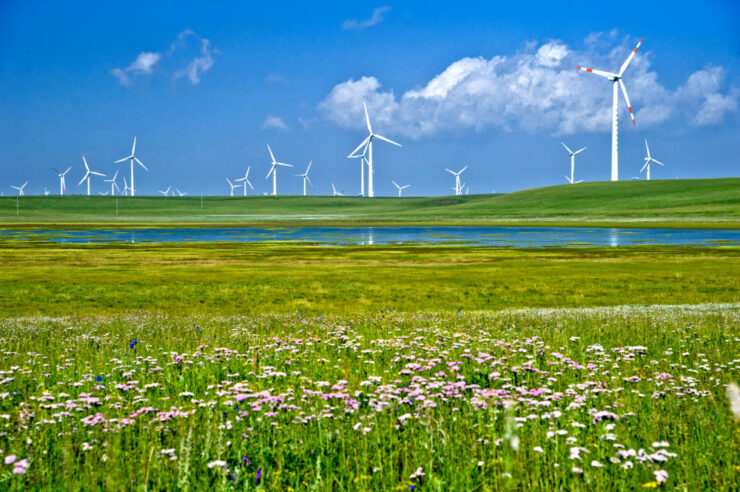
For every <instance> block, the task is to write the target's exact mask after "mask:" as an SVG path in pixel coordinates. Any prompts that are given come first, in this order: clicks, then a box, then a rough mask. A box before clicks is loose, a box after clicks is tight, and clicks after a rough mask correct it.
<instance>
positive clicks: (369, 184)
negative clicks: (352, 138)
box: [347, 102, 401, 198]
mask: <svg viewBox="0 0 740 492" xmlns="http://www.w3.org/2000/svg"><path fill="white" fill-rule="evenodd" d="M362 106H363V107H364V108H365V123H366V124H367V131H368V133H369V135H368V136H367V137H365V140H363V141H362V143H361V144H360V145H358V146H357V148H356V149H355V150H353V151H352V153H350V154H349V156H347V157H357V151H358V150H360V149H361V148H363V147H365V146H367V149H366V150H367V196H368V197H370V198H372V197H374V196H375V190H374V189H373V140H375V139H376V138H377V139H379V140H383V141H384V142H388V143H391V144H393V145H397V146H399V147H401V144H400V143H397V142H394V141H393V140H390V139H388V138H385V137H384V136H382V135H378V134H377V133H373V127H372V125H370V116H369V115H368V113H367V105H366V104H365V103H364V102H363V103H362ZM364 153H365V152H364V151H363V154H364ZM363 191H364V190H363Z"/></svg>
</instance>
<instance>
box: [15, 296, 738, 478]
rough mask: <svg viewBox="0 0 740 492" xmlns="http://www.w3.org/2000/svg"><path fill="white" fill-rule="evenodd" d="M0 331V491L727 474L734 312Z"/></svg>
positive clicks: (28, 326)
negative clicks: (0, 345) (0, 351)
mask: <svg viewBox="0 0 740 492" xmlns="http://www.w3.org/2000/svg"><path fill="white" fill-rule="evenodd" d="M1 323H2V326H1V328H0V333H2V335H1V336H0V338H1V339H2V347H3V349H2V354H1V355H0V431H1V432H0V452H1V453H2V454H0V459H1V460H2V461H0V467H2V468H0V488H1V489H3V490H34V489H44V490H62V489H63V490H93V489H97V488H107V489H110V490H123V489H132V490H175V489H179V490H231V489H239V490H254V489H261V490H304V489H314V490H495V489H513V490H531V489H533V488H538V489H547V490H607V489H614V490H625V489H637V488H640V489H641V488H644V487H647V488H663V489H670V490H676V489H678V490H700V489H705V490H731V489H736V488H737V484H738V483H740V423H738V422H737V421H736V420H735V419H734V418H733V412H732V410H731V405H730V400H728V397H727V394H728V389H727V385H728V384H729V383H731V382H733V381H737V380H738V379H740V334H738V326H740V312H739V311H738V309H737V306H735V305H730V306H704V307H693V308H681V307H651V308H611V309H584V310H526V311H512V312H502V313H465V312H460V313H457V314H454V313H445V314H435V313H416V314H406V313H404V314H401V313H394V312H390V313H376V314H362V315H356V316H346V317H331V318H323V317H311V318H304V317H301V316H298V315H290V316H287V315H286V316H278V315H276V316H263V317H228V318H215V317H213V316H209V317H196V316H193V317H182V318H176V317H166V316H154V315H146V316H144V315H142V316H133V315H128V316H126V315H121V316H116V317H108V318H104V317H99V318H79V317H65V318H16V319H6V320H4V321H2V322H1ZM730 393H732V391H730ZM736 404H737V403H736Z"/></svg>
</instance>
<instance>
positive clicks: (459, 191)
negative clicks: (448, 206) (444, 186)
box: [445, 166, 468, 195]
mask: <svg viewBox="0 0 740 492" xmlns="http://www.w3.org/2000/svg"><path fill="white" fill-rule="evenodd" d="M467 168H468V166H465V167H464V168H462V169H460V170H459V171H458V172H455V171H450V170H449V169H447V168H445V171H447V172H448V173H450V174H452V175H454V176H455V187H454V188H453V190H455V195H460V194H462V186H460V175H461V174H462V173H463V172H465V170H466V169H467ZM463 186H464V185H463Z"/></svg>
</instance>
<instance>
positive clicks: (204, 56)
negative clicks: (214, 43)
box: [174, 39, 214, 85]
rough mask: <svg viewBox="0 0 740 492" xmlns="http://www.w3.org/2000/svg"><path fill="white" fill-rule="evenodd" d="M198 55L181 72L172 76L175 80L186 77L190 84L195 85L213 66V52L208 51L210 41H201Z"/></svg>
mask: <svg viewBox="0 0 740 492" xmlns="http://www.w3.org/2000/svg"><path fill="white" fill-rule="evenodd" d="M200 41H201V48H200V55H201V56H196V57H195V58H193V59H192V61H191V62H190V63H188V66H187V67H185V68H184V69H183V70H180V71H179V72H176V73H175V75H174V78H175V79H178V78H180V77H183V76H187V78H188V80H190V83H191V84H193V85H195V84H198V83H199V82H200V77H201V75H203V74H204V73H206V72H207V71H208V70H210V69H211V67H212V66H213V63H214V61H213V52H212V51H211V49H210V45H211V43H210V41H208V40H207V39H201V40H200Z"/></svg>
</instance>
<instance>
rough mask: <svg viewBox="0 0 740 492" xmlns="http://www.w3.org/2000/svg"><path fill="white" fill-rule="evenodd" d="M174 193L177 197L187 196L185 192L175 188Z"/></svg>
mask: <svg viewBox="0 0 740 492" xmlns="http://www.w3.org/2000/svg"><path fill="white" fill-rule="evenodd" d="M175 191H176V192H177V196H185V195H187V194H188V192H187V191H180V190H179V189H177V188H175Z"/></svg>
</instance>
